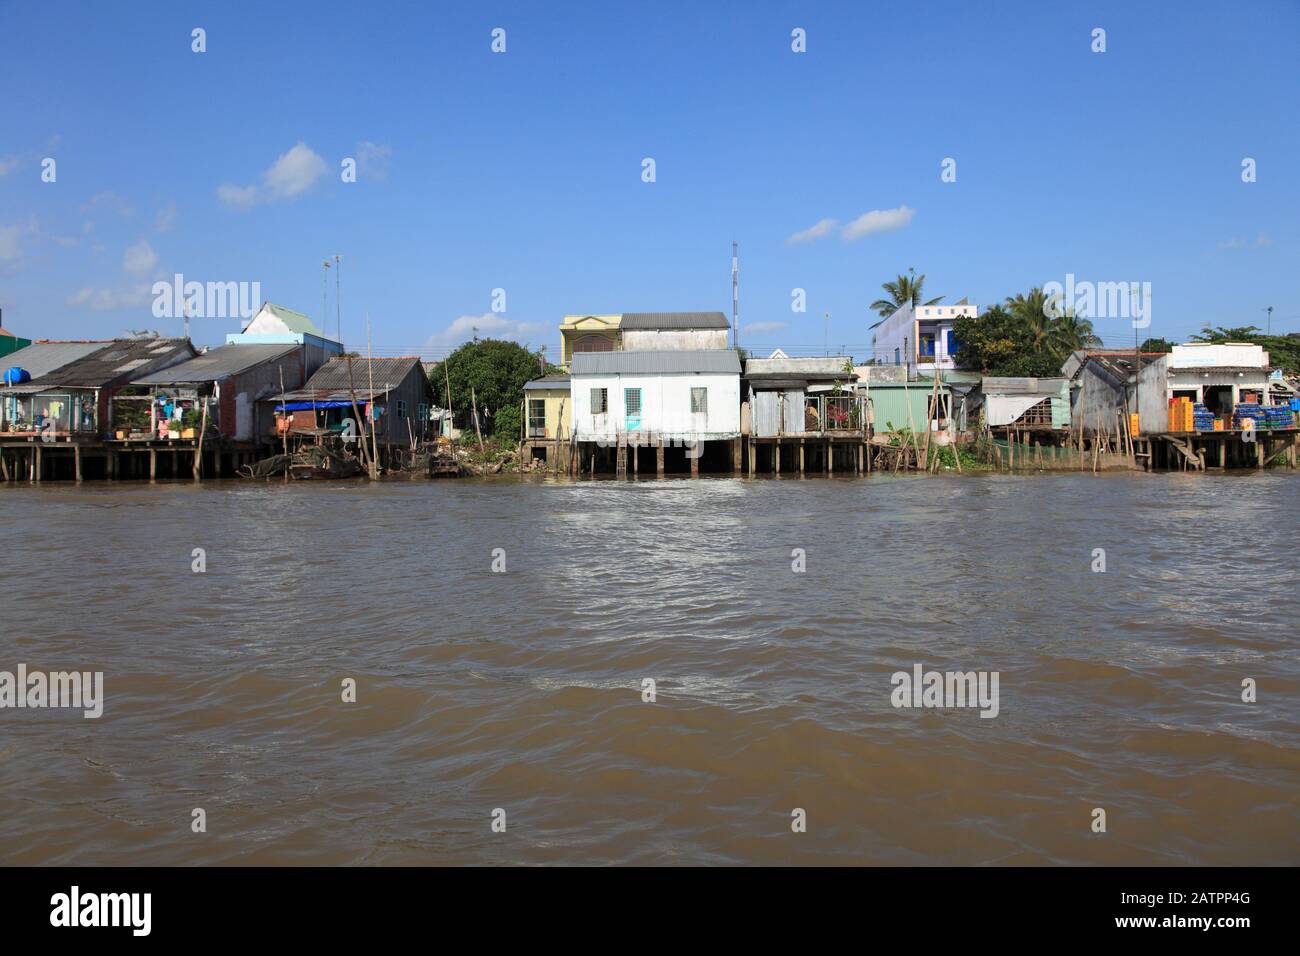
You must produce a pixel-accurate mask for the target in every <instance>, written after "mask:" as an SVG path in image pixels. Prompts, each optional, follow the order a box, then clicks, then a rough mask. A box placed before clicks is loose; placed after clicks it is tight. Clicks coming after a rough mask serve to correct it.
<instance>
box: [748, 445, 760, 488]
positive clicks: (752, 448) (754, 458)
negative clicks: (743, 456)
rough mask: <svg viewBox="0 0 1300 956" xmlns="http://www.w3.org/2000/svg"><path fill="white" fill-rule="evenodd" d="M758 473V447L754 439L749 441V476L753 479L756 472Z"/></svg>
mask: <svg viewBox="0 0 1300 956" xmlns="http://www.w3.org/2000/svg"><path fill="white" fill-rule="evenodd" d="M756 471H758V446H757V445H755V444H754V439H753V438H750V440H749V475H750V477H751V478H752V477H753V476H754V472H756Z"/></svg>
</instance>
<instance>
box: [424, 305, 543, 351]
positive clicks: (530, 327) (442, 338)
mask: <svg viewBox="0 0 1300 956" xmlns="http://www.w3.org/2000/svg"><path fill="white" fill-rule="evenodd" d="M545 331H546V326H544V325H543V324H542V323H540V322H516V321H515V320H514V319H508V318H506V317H505V316H504V315H501V314H500V313H498V312H485V313H483V314H482V315H462V316H461V317H460V318H458V319H457V320H456V321H454V322H452V323H451V325H449V326H447V327H446V328H445V329H443V330H442V331H441V332H435V333H434V334H433V335H431V336H429V338H428V340H427V341H426V342H425V343H424V344H425V347H426V348H430V349H435V348H449V347H451V346H456V345H460V344H462V343H464V342H468V341H470V339H472V338H474V336H475V335H477V336H478V337H479V338H481V339H488V338H491V339H513V340H514V341H516V342H523V341H526V340H527V339H528V338H530V337H532V336H536V335H538V334H541V333H544V332H545Z"/></svg>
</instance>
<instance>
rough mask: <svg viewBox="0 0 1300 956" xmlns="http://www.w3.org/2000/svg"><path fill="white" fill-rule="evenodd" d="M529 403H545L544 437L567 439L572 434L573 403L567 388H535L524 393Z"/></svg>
mask: <svg viewBox="0 0 1300 956" xmlns="http://www.w3.org/2000/svg"><path fill="white" fill-rule="evenodd" d="M524 394H525V395H526V396H527V398H528V400H529V401H533V400H534V399H541V400H542V401H544V402H546V437H547V438H568V437H569V436H570V435H571V434H572V432H573V426H572V424H571V423H572V421H573V402H572V401H571V400H570V399H569V390H568V389H567V388H563V389H560V388H536V389H529V390H528V391H527V392H525V393H524Z"/></svg>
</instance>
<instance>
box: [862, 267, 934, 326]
mask: <svg viewBox="0 0 1300 956" xmlns="http://www.w3.org/2000/svg"><path fill="white" fill-rule="evenodd" d="M924 286H925V273H922V274H921V275H917V274H916V270H915V269H908V270H907V275H905V276H902V275H900V276H899V277H898V279H897V280H896V281H894V282H886V283H884V284H883V285H881V288H882V289H884V290H885V291H886V292H888V293H889V298H888V299H877V300H876V301H875V302H873V303H871V308H872V309H874V310H875V311H876V312H879V313H880V317H881V318H882V319H887V318H889V317H890V316H891V315H893V314H894V313H895V312H897V311H898V310H899V309H901V308H902V307H903V306H905V305H908V304H909V303H910V304H911V306H912V307H913V308H915V307H916V306H918V305H938V304H939V303H940V302H942V301H943V296H941V295H940V296H936V297H935V298H933V299H931V300H930V301H928V302H922V301H921V289H922V288H923V287H924Z"/></svg>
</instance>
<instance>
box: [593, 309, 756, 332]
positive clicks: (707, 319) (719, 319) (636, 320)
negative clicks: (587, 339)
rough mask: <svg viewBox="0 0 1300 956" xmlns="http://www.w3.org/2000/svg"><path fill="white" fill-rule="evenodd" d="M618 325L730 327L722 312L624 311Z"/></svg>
mask: <svg viewBox="0 0 1300 956" xmlns="http://www.w3.org/2000/svg"><path fill="white" fill-rule="evenodd" d="M618 327H619V328H620V329H623V330H627V329H729V328H731V323H730V322H728V321H727V317H726V316H725V315H723V314H722V313H721V312H624V313H623V318H622V321H620V322H619V324H618Z"/></svg>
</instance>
